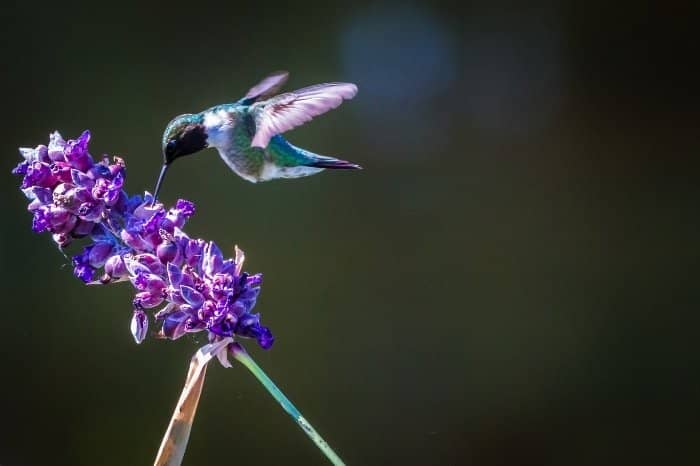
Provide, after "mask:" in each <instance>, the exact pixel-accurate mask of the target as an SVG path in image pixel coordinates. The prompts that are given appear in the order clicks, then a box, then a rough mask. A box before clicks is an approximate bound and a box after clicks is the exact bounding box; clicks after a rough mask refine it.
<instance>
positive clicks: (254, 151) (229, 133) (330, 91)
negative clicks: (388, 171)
mask: <svg viewBox="0 0 700 466" xmlns="http://www.w3.org/2000/svg"><path fill="white" fill-rule="evenodd" d="M288 77H289V73H288V72H286V71H277V72H274V73H271V74H270V75H268V76H267V77H266V78H264V79H263V80H262V81H260V82H259V83H258V84H256V85H255V86H253V87H252V88H251V89H250V90H249V91H248V93H247V94H246V95H245V96H244V97H243V98H241V99H239V100H238V101H236V102H234V103H229V104H221V105H216V106H214V107H211V108H209V109H206V110H204V111H202V112H199V113H186V114H184V115H179V116H177V117H175V118H173V119H172V120H171V121H170V123H168V126H167V127H166V128H165V132H164V133H163V142H162V150H163V167H162V168H161V172H160V175H159V177H158V181H157V183H156V188H155V191H154V195H153V202H154V203H155V200H156V199H157V197H158V192H159V191H160V188H161V186H162V184H163V179H164V178H165V173H166V172H167V170H168V168H169V167H170V165H171V164H172V163H173V162H174V161H175V160H177V159H179V158H180V157H184V156H186V155H190V154H195V153H197V152H199V151H201V150H203V149H206V148H208V147H214V148H216V149H217V150H218V152H219V155H220V156H221V158H222V159H223V160H224V162H226V164H227V165H228V166H229V167H230V168H231V170H233V171H234V172H235V173H236V174H237V175H238V176H240V177H241V178H243V179H245V180H248V181H250V182H253V183H257V182H259V181H268V180H274V179H278V178H300V177H303V176H309V175H313V174H315V173H318V172H320V171H322V170H324V169H326V168H330V169H360V168H361V167H360V166H359V165H357V164H355V163H352V162H348V161H345V160H340V159H336V158H333V157H327V156H323V155H318V154H314V153H313V152H310V151H307V150H305V149H302V148H300V147H296V146H294V145H292V144H291V143H289V142H288V141H287V140H286V139H285V138H284V137H282V136H281V133H284V132H286V131H289V130H291V129H293V128H296V127H297V126H300V125H303V124H304V123H306V122H308V121H310V120H311V119H312V118H314V117H316V116H318V115H321V114H323V113H326V112H327V111H329V110H331V109H334V108H336V107H338V106H339V105H340V104H341V103H342V102H343V100H348V99H352V98H353V97H354V96H355V94H357V86H356V85H354V84H351V83H340V82H332V83H324V84H316V85H313V86H309V87H305V88H303V89H299V90H296V91H293V92H287V93H284V94H279V95H275V94H276V93H277V92H278V91H279V89H280V88H281V87H282V86H283V85H284V83H285V82H286V81H287V78H288Z"/></svg>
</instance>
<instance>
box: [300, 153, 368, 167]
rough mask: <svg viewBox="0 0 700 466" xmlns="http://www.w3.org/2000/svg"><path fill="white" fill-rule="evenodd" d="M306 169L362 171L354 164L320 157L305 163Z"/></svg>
mask: <svg viewBox="0 0 700 466" xmlns="http://www.w3.org/2000/svg"><path fill="white" fill-rule="evenodd" d="M304 165H306V166H307V167H315V168H330V169H336V170H362V167H361V166H359V165H358V164H356V163H352V162H348V161H347V160H340V159H335V158H333V157H321V156H318V158H317V159H315V160H313V161H311V162H308V163H305V164H304Z"/></svg>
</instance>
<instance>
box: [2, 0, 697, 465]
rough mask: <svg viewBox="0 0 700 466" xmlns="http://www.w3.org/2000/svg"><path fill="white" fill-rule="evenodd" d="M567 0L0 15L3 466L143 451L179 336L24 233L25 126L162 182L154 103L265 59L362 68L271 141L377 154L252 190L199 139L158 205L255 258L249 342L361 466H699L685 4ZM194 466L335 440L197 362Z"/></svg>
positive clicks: (159, 414)
mask: <svg viewBox="0 0 700 466" xmlns="http://www.w3.org/2000/svg"><path fill="white" fill-rule="evenodd" d="M576 3H577V4H578V5H579V6H576V5H575V4H574V3H573V2H571V3H561V4H560V6H559V7H557V8H533V7H527V8H524V7H518V6H514V5H509V4H502V3H501V4H492V3H490V2H489V4H490V5H491V6H488V7H487V6H486V4H478V3H468V4H449V3H444V2H443V3H442V4H439V3H437V4H433V5H428V4H423V5H420V4H411V5H408V4H405V3H393V4H385V5H377V4H373V5H372V4H368V3H364V2H343V3H339V4H327V3H320V2H316V3H314V2H311V3H310V2H290V3H289V4H288V5H286V6H278V7H275V8H273V7H272V6H271V4H269V3H268V2H247V3H245V4H240V3H237V2H228V1H227V2H217V3H205V2H191V3H188V4H180V3H169V4H168V5H162V6H160V7H156V6H151V5H149V4H147V3H146V2H142V3H141V4H139V5H127V4H122V3H120V4H118V5H116V4H115V5H113V6H112V8H111V9H108V8H105V7H103V6H100V5H95V4H93V5H83V6H77V5H69V4H65V3H63V2H54V3H53V4H50V5H37V4H31V3H30V2H24V3H23V4H22V5H19V6H18V5H13V6H4V7H3V10H2V14H3V21H2V24H3V29H2V32H0V34H1V35H2V37H1V39H2V47H3V50H2V52H3V53H2V57H3V72H2V78H1V79H2V94H3V97H2V102H3V108H2V112H3V119H2V120H3V121H2V123H3V131H2V137H1V138H0V145H1V148H0V149H1V150H0V152H1V153H2V154H3V156H2V164H1V166H0V173H1V174H2V175H0V178H1V179H2V182H1V183H0V186H1V187H2V196H0V200H1V202H2V213H3V221H2V230H1V231H0V235H1V236H0V240H1V242H2V245H3V247H2V250H0V254H1V255H0V263H1V264H2V269H1V270H0V273H1V274H2V284H3V298H4V299H3V306H2V319H1V321H2V331H3V333H2V338H0V358H1V359H0V361H1V366H0V367H2V379H1V382H0V400H2V416H0V426H1V427H0V464H1V465H2V466H21V465H40V464H68V465H131V464H133V465H139V464H149V463H150V462H152V460H153V458H154V455H155V452H156V450H157V447H158V445H159V442H160V439H161V436H162V434H163V431H164V429H165V427H166V424H167V421H168V418H169V416H170V414H171V411H172V408H173V406H174V403H175V401H176V399H177V397H178V394H179V391H180V389H181V384H182V382H183V379H184V376H185V371H186V367H187V363H188V359H189V357H190V356H191V354H192V353H193V352H194V351H195V350H196V349H197V347H198V342H196V341H193V340H192V339H189V338H183V339H182V340H180V341H177V342H164V341H158V340H155V339H148V340H147V341H146V342H145V343H144V344H142V345H141V346H137V345H135V344H134V342H133V340H132V337H131V335H130V334H129V330H128V325H129V320H130V316H131V308H130V302H131V295H132V289H131V288H130V286H129V285H126V284H121V285H114V286H109V287H104V288H87V287H84V286H83V285H81V283H80V282H79V281H77V280H76V279H75V278H73V277H72V275H71V272H70V267H69V266H68V265H66V260H65V259H64V258H63V257H62V256H61V254H59V253H58V252H57V251H56V248H55V247H54V245H53V244H52V242H51V240H50V238H49V237H48V236H47V235H35V234H33V233H32V232H31V231H30V215H29V214H28V213H27V212H26V211H25V210H24V209H25V205H26V200H25V199H24V198H23V196H22V194H21V193H20V192H19V191H18V190H17V185H18V184H19V179H17V178H13V177H12V176H11V175H10V174H9V171H10V169H11V168H12V167H13V166H14V165H15V163H16V162H17V161H18V160H19V156H18V154H17V147H18V146H34V145H36V144H39V143H46V142H47V139H48V134H49V132H50V131H52V130H54V129H59V130H60V131H61V132H62V133H63V135H64V136H66V137H76V136H77V135H78V134H79V133H80V131H82V130H83V129H85V128H90V129H91V130H92V132H93V139H92V142H91V152H92V154H93V155H100V154H102V153H105V152H106V153H109V154H112V155H120V156H123V157H125V158H126V161H127V165H128V170H129V176H128V180H127V185H126V189H127V190H128V191H129V192H138V191H142V190H144V189H152V184H153V182H154V180H155V176H156V174H157V171H158V169H159V165H160V146H159V144H160V137H161V133H162V131H163V128H164V126H165V124H166V123H167V121H168V120H169V119H170V118H171V117H172V116H174V115H176V114H179V113H184V112H191V111H199V110H201V109H203V108H205V107H207V106H210V105H213V104H217V103H221V102H226V101H232V100H235V99H237V98H238V97H239V96H240V95H242V94H243V93H244V92H245V91H246V89H247V88H248V87H249V86H251V85H252V84H254V83H255V82H256V81H257V80H258V79H259V78H261V77H262V76H264V75H265V74H266V73H267V72H269V71H272V70H276V69H280V68H281V69H288V70H290V71H291V73H292V75H291V80H290V82H289V84H288V86H287V87H288V88H290V89H292V88H295V87H302V86H306V85H309V84H313V83H317V82H323V81H331V80H347V81H353V82H356V83H357V84H358V86H359V88H360V92H359V94H358V96H357V97H356V98H355V99H354V100H353V101H351V102H348V103H346V104H345V105H343V106H342V107H341V108H340V109H338V110H335V111H333V112H331V113H329V114H328V115H324V116H323V117H321V118H318V119H317V120H315V121H314V122H313V123H311V124H309V125H307V126H305V127H303V128H300V129H298V130H296V131H294V133H290V134H289V135H288V136H289V138H290V139H291V141H292V142H294V143H296V144H298V145H300V146H302V147H306V148H309V149H312V150H315V151H318V152H320V153H323V154H328V155H337V156H339V157H341V158H346V159H349V160H352V161H355V162H357V163H360V164H362V165H363V166H364V167H365V170H364V171H362V172H353V173H350V172H340V173H331V172H326V173H323V174H320V175H317V176H314V177H311V178H306V179H302V180H292V181H279V182H271V183H265V184H260V185H253V184H249V183H247V182H244V181H242V180H241V179H239V178H237V177H236V176H235V175H234V174H233V173H231V172H229V171H228V169H227V168H226V167H225V165H224V164H223V163H222V162H221V160H220V159H219V157H218V156H217V154H216V153H215V152H214V151H213V150H209V151H206V152H203V153H201V154H199V155H197V156H194V157H190V158H187V159H183V160H182V161H181V162H178V163H177V164H176V165H175V166H174V168H173V169H172V170H171V173H170V175H169V179H168V182H167V183H166V185H165V188H164V191H163V196H162V198H163V200H164V201H166V202H168V203H172V202H174V200H175V199H177V198H178V197H184V198H188V199H192V200H194V201H195V202H196V203H197V206H198V213H197V215H196V216H195V218H194V219H193V220H192V221H191V222H190V223H189V225H188V232H189V233H190V234H191V235H196V236H202V237H204V238H208V239H213V240H216V241H217V242H218V243H219V244H220V245H221V246H222V248H224V249H225V250H227V251H231V249H232V248H233V245H234V244H238V245H240V246H241V247H242V248H243V249H244V250H245V251H246V253H247V256H248V261H247V269H248V270H249V271H252V272H257V271H261V272H264V274H265V283H264V286H263V292H262V295H261V298H260V300H259V304H258V307H257V310H258V311H260V312H261V313H262V315H263V321H264V323H265V324H266V325H269V326H270V327H271V328H272V330H273V332H274V334H275V336H276V338H277V341H276V343H275V346H274V347H273V348H272V349H271V350H270V351H267V352H264V351H261V350H259V349H257V348H254V345H252V344H250V342H248V344H247V345H246V346H247V348H249V349H250V350H251V352H252V354H253V356H254V357H255V358H256V360H257V361H258V362H259V364H260V365H261V366H262V367H263V368H265V369H266V370H267V371H268V373H269V374H270V375H271V377H272V378H273V379H275V380H276V381H277V382H278V384H279V385H280V387H281V388H282V389H283V390H284V391H285V392H286V393H287V394H288V395H289V397H290V398H291V399H292V400H294V401H295V402H296V404H297V405H298V406H299V408H300V409H301V411H302V412H303V413H304V414H305V416H306V417H307V418H308V419H309V420H310V421H311V422H312V423H313V424H314V425H315V426H316V427H317V429H318V430H319V431H320V432H321V433H322V434H323V435H324V436H325V437H326V439H327V440H328V441H329V443H330V444H331V445H333V446H334V447H335V449H336V450H337V451H338V452H339V453H340V455H341V456H342V457H343V458H344V459H345V460H346V461H347V462H348V463H349V464H354V465H360V464H371V465H379V464H416V465H423V464H474V465H491V464H509V465H519V464H523V465H525V464H533V465H534V464H565V465H577V464H602V463H612V464H681V463H684V462H686V463H687V464H693V463H694V462H695V464H697V463H696V462H697V461H699V460H700V453H698V446H697V445H698V435H699V434H700V427H699V425H698V414H699V410H698V407H699V406H700V403H698V402H699V401H700V400H699V395H698V388H699V387H698V384H699V382H700V377H699V371H698V367H699V364H700V358H699V354H700V352H699V351H698V347H697V346H698V341H697V340H698V339H697V333H698V324H700V319H699V318H698V302H699V298H700V296H699V294H700V293H699V292H698V286H697V281H698V265H699V262H700V248H699V247H698V244H699V242H700V239H699V237H698V236H699V235H698V234H699V233H700V220H699V219H698V208H697V202H698V199H699V198H700V196H698V194H700V193H699V189H698V170H697V168H698V164H697V162H696V159H697V157H698V149H699V147H700V144H698V142H699V137H698V119H697V113H698V112H697V110H698V106H697V99H694V98H695V97H697V93H698V91H697V82H698V81H697V76H694V75H693V74H692V73H691V69H692V65H693V62H696V61H697V45H695V46H693V45H692V44H693V43H694V44H697V42H696V41H697V31H695V32H693V28H694V27H696V25H695V26H693V24H695V23H694V21H693V19H692V18H693V16H692V15H691V12H690V11H686V10H683V9H682V8H679V7H670V6H669V7H668V9H667V10H666V11H664V10H661V9H652V8H647V7H645V6H644V5H643V4H638V3H635V4H634V5H631V4H630V6H622V5H620V4H618V6H616V7H614V8H611V7H602V6H600V7H599V6H594V5H593V4H587V5H588V6H585V7H584V6H583V3H582V2H576ZM642 3H643V2H642ZM691 26H692V27H691ZM199 343H201V338H200V342H199ZM185 464H187V465H205V464H221V465H224V464H239V465H242V464H261V465H262V464H324V459H323V457H322V456H321V455H320V454H319V453H318V451H316V450H315V448H314V446H313V445H312V443H311V442H309V441H308V440H307V439H306V438H305V437H304V435H303V434H302V432H301V431H300V430H299V429H298V428H297V427H295V426H294V424H293V423H292V422H291V421H290V420H289V419H288V418H287V417H286V416H285V415H284V414H283V413H282V411H281V410H280V409H279V407H278V406H277V405H276V404H275V403H274V402H273V401H272V399H271V398H269V396H268V395H267V393H266V392H264V390H263V389H262V387H261V386H259V385H258V384H257V382H256V381H255V380H254V379H253V378H252V377H251V376H250V374H248V373H247V372H246V371H244V370H243V369H242V368H241V367H235V368H233V369H229V370H224V369H222V368H220V367H218V366H212V367H211V370H210V372H209V375H208V379H207V382H206V385H205V390H204V394H203V397H202V401H201V405H200V410H199V413H198V416H197V419H196V422H195V425H194V429H193V432H192V437H191V439H190V447H189V450H188V452H187V455H186V457H185Z"/></svg>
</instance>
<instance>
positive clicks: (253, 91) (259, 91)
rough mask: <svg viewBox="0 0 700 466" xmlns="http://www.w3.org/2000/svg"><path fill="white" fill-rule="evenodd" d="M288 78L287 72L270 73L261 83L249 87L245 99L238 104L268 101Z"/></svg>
mask: <svg viewBox="0 0 700 466" xmlns="http://www.w3.org/2000/svg"><path fill="white" fill-rule="evenodd" d="M288 78H289V72H287V71H275V72H273V73H270V74H269V75H268V76H267V77H265V78H264V79H263V80H262V81H260V82H259V83H257V84H256V85H255V86H253V87H251V88H250V90H249V91H248V93H247V94H246V95H245V97H243V98H242V99H241V100H240V101H239V102H240V103H242V104H243V105H250V104H252V103H254V102H256V101H257V100H260V99H269V98H270V97H272V96H273V95H275V94H276V93H277V92H278V91H279V90H280V88H281V87H282V86H283V85H284V83H285V82H287V79H288Z"/></svg>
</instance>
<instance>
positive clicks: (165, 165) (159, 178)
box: [151, 163, 170, 205]
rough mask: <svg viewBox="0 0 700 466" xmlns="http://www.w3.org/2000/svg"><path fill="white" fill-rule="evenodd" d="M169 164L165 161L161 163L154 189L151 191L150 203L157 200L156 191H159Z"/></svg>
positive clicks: (153, 203)
mask: <svg viewBox="0 0 700 466" xmlns="http://www.w3.org/2000/svg"><path fill="white" fill-rule="evenodd" d="M169 166H170V165H169V164H167V163H164V164H163V168H161V169H160V175H158V182H157V183H156V189H155V191H153V202H152V203H151V205H155V203H156V201H157V200H158V193H159V192H160V188H161V186H162V185H163V180H164V179H165V172H167V171H168V167H169Z"/></svg>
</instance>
